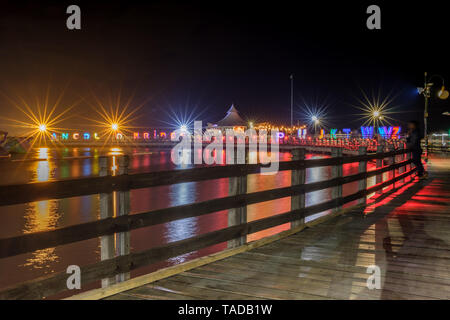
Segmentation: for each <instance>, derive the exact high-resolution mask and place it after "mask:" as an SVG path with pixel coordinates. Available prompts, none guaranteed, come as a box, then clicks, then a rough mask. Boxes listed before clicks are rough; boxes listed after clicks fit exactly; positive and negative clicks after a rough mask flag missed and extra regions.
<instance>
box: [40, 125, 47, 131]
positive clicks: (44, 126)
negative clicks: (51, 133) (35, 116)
mask: <svg viewBox="0 0 450 320" xmlns="http://www.w3.org/2000/svg"><path fill="white" fill-rule="evenodd" d="M39 131H40V132H45V131H47V126H46V125H45V124H44V123H41V124H40V125H39Z"/></svg>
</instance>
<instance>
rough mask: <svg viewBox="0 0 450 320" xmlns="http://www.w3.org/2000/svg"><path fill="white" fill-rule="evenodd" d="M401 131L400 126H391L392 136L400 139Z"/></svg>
mask: <svg viewBox="0 0 450 320" xmlns="http://www.w3.org/2000/svg"><path fill="white" fill-rule="evenodd" d="M401 131H402V127H393V128H392V138H395V139H400V132H401Z"/></svg>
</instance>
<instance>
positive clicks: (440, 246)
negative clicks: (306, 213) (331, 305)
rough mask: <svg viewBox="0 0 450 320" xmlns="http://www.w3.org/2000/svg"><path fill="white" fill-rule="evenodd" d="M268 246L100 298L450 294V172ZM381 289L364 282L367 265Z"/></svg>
mask: <svg viewBox="0 0 450 320" xmlns="http://www.w3.org/2000/svg"><path fill="white" fill-rule="evenodd" d="M383 197H384V199H383V200H382V201H380V202H379V203H378V204H376V205H374V206H372V207H370V206H369V207H367V208H364V209H358V210H355V211H352V212H350V213H349V214H346V215H345V216H341V217H338V218H335V219H332V220H329V221H328V222H325V223H323V224H321V225H318V226H316V227H314V228H309V229H306V230H304V231H302V232H299V233H297V234H295V235H293V236H291V237H288V238H285V239H282V240H280V241H277V242H273V243H271V244H269V245H266V246H263V247H260V248H257V249H254V250H251V251H249V252H245V253H241V254H238V255H236V256H232V257H230V258H227V259H224V260H221V261H217V262H214V263H211V264H208V265H205V266H202V267H199V268H196V269H193V270H190V271H187V272H183V273H181V274H178V275H176V276H172V277H170V278H167V279H163V280H159V281H157V282H154V283H151V284H148V285H145V286H142V287H138V288H135V289H132V290H129V291H126V292H123V293H120V294H117V295H114V296H111V297H109V298H107V299H449V298H450V172H449V171H444V170H443V169H440V170H439V171H436V172H432V173H431V175H430V178H429V179H428V180H427V181H424V182H418V183H414V184H409V185H406V186H405V187H403V188H402V189H400V190H399V191H397V192H395V193H393V194H392V195H389V196H386V195H384V196H382V198H383ZM371 265H377V266H378V267H380V270H381V289H379V290H377V289H373V290H370V289H368V288H367V286H366V280H367V278H368V277H369V274H368V273H366V271H367V267H368V266H371Z"/></svg>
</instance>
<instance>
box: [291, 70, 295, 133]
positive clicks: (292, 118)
mask: <svg viewBox="0 0 450 320" xmlns="http://www.w3.org/2000/svg"><path fill="white" fill-rule="evenodd" d="M290 78H291V127H292V126H293V125H294V75H293V74H291V76H290Z"/></svg>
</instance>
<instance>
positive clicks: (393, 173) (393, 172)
mask: <svg viewBox="0 0 450 320" xmlns="http://www.w3.org/2000/svg"><path fill="white" fill-rule="evenodd" d="M388 151H389V152H393V151H395V146H394V144H393V143H392V142H391V143H390V144H389V147H388ZM396 159H397V158H396V156H395V155H394V156H391V157H389V165H390V166H393V165H395V161H396ZM394 178H395V168H394V169H392V170H391V175H390V177H389V179H394ZM392 188H394V189H395V182H394V183H393V184H392Z"/></svg>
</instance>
